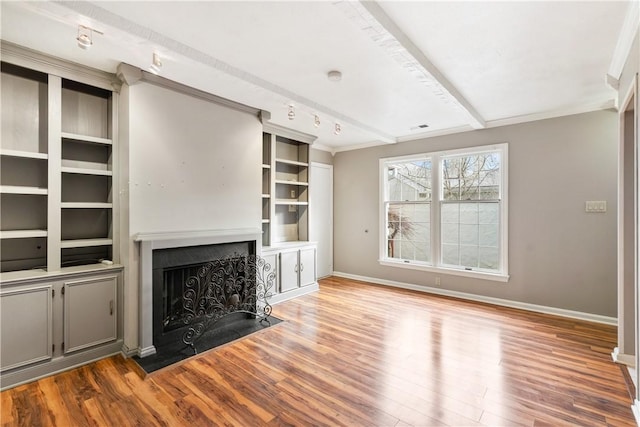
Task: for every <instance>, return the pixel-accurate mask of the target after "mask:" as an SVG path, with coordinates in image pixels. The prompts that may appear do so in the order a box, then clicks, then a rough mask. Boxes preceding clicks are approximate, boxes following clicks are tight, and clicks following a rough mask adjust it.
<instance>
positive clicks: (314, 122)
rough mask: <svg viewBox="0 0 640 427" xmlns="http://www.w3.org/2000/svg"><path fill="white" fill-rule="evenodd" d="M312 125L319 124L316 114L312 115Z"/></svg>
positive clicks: (316, 125) (318, 117)
mask: <svg viewBox="0 0 640 427" xmlns="http://www.w3.org/2000/svg"><path fill="white" fill-rule="evenodd" d="M313 125H314V126H315V127H318V126H320V116H318V115H317V114H314V115H313Z"/></svg>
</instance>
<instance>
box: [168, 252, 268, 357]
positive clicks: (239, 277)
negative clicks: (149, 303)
mask: <svg viewBox="0 0 640 427" xmlns="http://www.w3.org/2000/svg"><path fill="white" fill-rule="evenodd" d="M275 277H276V276H275V272H274V271H272V270H271V265H270V264H268V263H267V262H266V261H265V260H264V259H263V258H261V257H260V256H257V255H237V254H234V255H231V256H227V257H224V258H221V259H216V260H214V261H210V262H207V263H205V264H203V265H201V266H199V267H197V272H196V273H195V274H194V275H191V276H189V277H187V279H186V281H185V282H184V287H183V289H184V291H183V294H182V310H181V313H180V316H179V317H180V318H181V322H182V324H183V325H184V326H187V327H186V329H185V331H184V333H183V334H182V341H183V342H184V343H185V344H186V345H188V346H190V347H191V348H192V349H193V350H194V352H196V353H197V349H196V345H195V344H196V341H197V340H198V339H199V338H200V337H202V336H203V334H204V333H205V332H207V331H208V330H209V329H210V328H211V327H212V326H213V325H214V324H215V323H216V322H218V321H219V320H220V319H222V318H223V317H225V316H227V315H229V314H232V313H246V314H248V315H253V316H256V318H257V319H259V321H260V322H267V323H268V322H269V316H270V315H271V304H269V298H270V297H271V296H272V294H271V290H272V288H273V285H274V281H275Z"/></svg>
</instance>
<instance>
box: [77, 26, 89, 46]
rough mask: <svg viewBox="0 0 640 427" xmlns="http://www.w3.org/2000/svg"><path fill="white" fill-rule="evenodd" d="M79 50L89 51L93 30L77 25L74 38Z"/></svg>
mask: <svg viewBox="0 0 640 427" xmlns="http://www.w3.org/2000/svg"><path fill="white" fill-rule="evenodd" d="M76 41H77V42H78V47H79V48H80V49H85V50H86V49H89V48H90V47H91V46H92V45H93V29H92V28H89V27H85V26H84V25H78V37H76Z"/></svg>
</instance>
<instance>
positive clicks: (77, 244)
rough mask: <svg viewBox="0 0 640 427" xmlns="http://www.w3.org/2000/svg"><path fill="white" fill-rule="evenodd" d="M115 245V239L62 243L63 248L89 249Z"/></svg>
mask: <svg viewBox="0 0 640 427" xmlns="http://www.w3.org/2000/svg"><path fill="white" fill-rule="evenodd" d="M112 244H113V239H78V240H63V241H61V242H60V247H61V248H63V249H64V248H88V247H90V246H108V245H112Z"/></svg>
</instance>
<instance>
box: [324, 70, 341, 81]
mask: <svg viewBox="0 0 640 427" xmlns="http://www.w3.org/2000/svg"><path fill="white" fill-rule="evenodd" d="M327 77H328V78H329V80H331V81H332V82H339V81H340V80H342V73H341V72H340V71H336V70H333V71H329V72H328V73H327Z"/></svg>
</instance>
